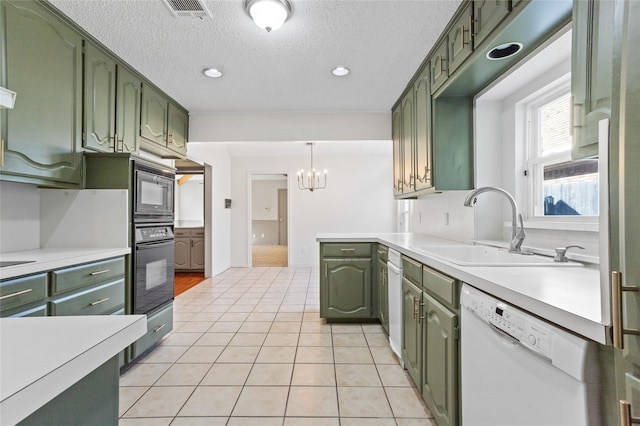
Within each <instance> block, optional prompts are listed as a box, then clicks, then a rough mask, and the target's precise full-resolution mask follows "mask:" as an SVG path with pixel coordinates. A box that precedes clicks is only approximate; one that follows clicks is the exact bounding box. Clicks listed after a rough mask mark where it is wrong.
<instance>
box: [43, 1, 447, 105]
mask: <svg viewBox="0 0 640 426" xmlns="http://www.w3.org/2000/svg"><path fill="white" fill-rule="evenodd" d="M205 1H206V5H207V7H208V8H209V10H210V12H211V15H212V18H207V19H203V20H199V19H194V18H175V17H173V15H172V14H171V13H170V12H169V10H168V8H167V7H166V5H165V4H164V3H163V2H162V1H161V0H50V2H51V3H52V4H53V5H54V6H56V7H57V8H58V9H60V10H61V11H62V12H63V13H65V14H66V15H67V16H69V17H70V18H71V19H73V20H74V21H75V22H77V23H78V24H79V25H80V26H81V27H83V28H84V29H86V30H87V31H88V32H89V33H90V34H92V35H93V36H94V37H96V38H97V39H98V40H100V41H101V42H102V43H103V44H104V45H105V46H107V47H108V48H109V49H111V50H112V51H113V52H115V53H116V54H117V55H118V56H120V57H121V58H123V59H124V60H125V61H127V62H128V63H129V64H131V65H132V66H133V67H134V68H135V69H137V70H138V71H139V72H140V73H142V74H143V75H145V76H146V77H147V78H148V79H149V80H151V81H152V82H153V83H155V84H156V85H157V86H158V87H160V88H161V89H162V90H164V91H165V92H166V93H167V94H169V95H170V96H171V97H173V98H174V99H175V100H177V101H178V102H180V103H181V104H182V105H183V106H184V107H186V108H187V109H188V110H189V111H190V112H191V113H216V112H263V111H270V112H273V111H314V112H322V111H334V112H335V111H340V112H343V111H389V110H390V109H391V107H392V105H393V103H394V102H395V100H396V99H397V98H398V97H399V95H400V92H401V91H402V90H403V89H404V87H405V86H406V84H407V82H408V81H409V79H410V78H411V76H412V75H413V73H414V72H415V71H416V69H417V68H418V66H419V65H420V63H421V62H422V60H423V59H424V57H425V56H426V54H427V52H428V51H429V50H430V48H431V47H432V45H433V43H434V42H435V41H436V39H437V37H438V36H439V35H440V33H441V32H442V30H443V28H444V26H445V25H446V23H447V22H448V21H449V19H450V17H451V16H452V15H453V13H454V12H455V9H456V8H457V6H458V5H459V3H460V1H459V0H442V1H438V0H410V1H405V0H392V1H383V0H359V1H358V0H293V1H292V2H291V4H292V8H293V14H292V16H291V17H290V18H289V20H288V21H287V22H285V24H284V25H283V26H282V28H280V29H279V30H277V31H273V32H272V33H266V32H265V31H263V30H261V29H260V28H258V27H257V26H256V25H255V24H254V23H253V21H251V19H250V18H249V16H248V15H247V14H246V13H245V11H244V1H241V0H205ZM338 65H341V66H346V67H349V68H350V69H351V71H352V72H351V74H350V75H349V76H347V77H345V78H336V77H333V76H332V75H331V73H330V70H331V69H332V68H334V67H335V66H338ZM205 67H220V68H222V69H223V71H224V73H225V74H224V77H222V78H219V79H209V78H207V77H204V76H203V75H202V73H201V71H202V69H203V68H205Z"/></svg>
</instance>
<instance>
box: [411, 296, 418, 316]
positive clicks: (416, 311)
mask: <svg viewBox="0 0 640 426" xmlns="http://www.w3.org/2000/svg"><path fill="white" fill-rule="evenodd" d="M411 297H412V298H413V319H416V316H418V307H417V306H416V302H417V300H416V297H415V296H411Z"/></svg>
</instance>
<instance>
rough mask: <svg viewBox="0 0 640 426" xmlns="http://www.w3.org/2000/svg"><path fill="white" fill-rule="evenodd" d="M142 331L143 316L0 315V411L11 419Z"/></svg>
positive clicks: (44, 400)
mask: <svg viewBox="0 0 640 426" xmlns="http://www.w3.org/2000/svg"><path fill="white" fill-rule="evenodd" d="M146 332H147V320H146V316H145V315H103V316H77V317H40V318H2V319H0V336H2V337H1V339H2V340H1V344H0V398H1V401H0V412H1V413H2V424H15V423H17V422H19V421H20V420H22V419H24V418H26V417H27V416H28V415H30V414H31V413H33V412H34V411H36V410H37V409H38V408H40V407H42V406H43V405H45V404H46V403H47V402H49V401H51V400H52V399H53V398H55V397H56V396H57V395H59V394H60V393H62V392H63V391H65V390H66V389H68V388H69V387H70V386H72V385H73V384H75V383H76V382H78V381H79V380H80V379H82V378H83V377H85V376H86V375H87V374H89V373H91V372H92V371H93V370H95V369H96V368H97V367H99V366H100V365H102V364H104V363H105V362H106V361H108V360H109V359H111V358H112V357H114V356H115V355H117V354H118V353H119V352H120V351H121V350H122V349H124V348H125V347H126V346H128V345H130V344H131V343H133V342H134V341H136V340H137V339H138V338H140V337H141V336H143V335H144V334H145V333H146Z"/></svg>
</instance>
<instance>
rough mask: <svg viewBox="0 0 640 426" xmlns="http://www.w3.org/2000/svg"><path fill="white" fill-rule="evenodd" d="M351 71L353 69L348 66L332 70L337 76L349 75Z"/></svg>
mask: <svg viewBox="0 0 640 426" xmlns="http://www.w3.org/2000/svg"><path fill="white" fill-rule="evenodd" d="M350 72H351V70H350V69H349V68H347V67H335V68H334V69H332V70H331V74H333V75H335V76H336V77H345V76H347V75H349V73H350Z"/></svg>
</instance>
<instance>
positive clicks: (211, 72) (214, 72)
mask: <svg viewBox="0 0 640 426" xmlns="http://www.w3.org/2000/svg"><path fill="white" fill-rule="evenodd" d="M202 73H203V74H204V75H206V76H207V77H211V78H220V77H222V71H220V70H219V69H218V68H205V69H203V70H202Z"/></svg>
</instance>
